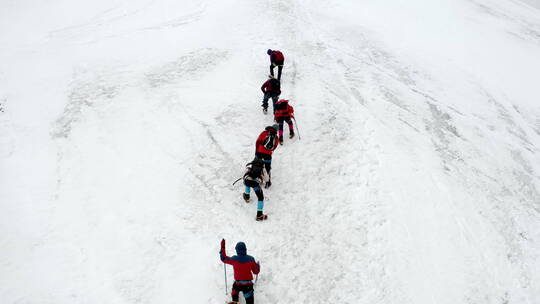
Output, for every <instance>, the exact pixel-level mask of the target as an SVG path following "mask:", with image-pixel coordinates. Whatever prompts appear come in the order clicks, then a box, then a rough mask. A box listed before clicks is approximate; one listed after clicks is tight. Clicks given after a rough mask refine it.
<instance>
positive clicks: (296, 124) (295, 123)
mask: <svg viewBox="0 0 540 304" xmlns="http://www.w3.org/2000/svg"><path fill="white" fill-rule="evenodd" d="M292 119H293V120H294V125H295V126H296V133H298V140H300V139H302V138H301V137H300V131H298V123H297V122H296V118H295V117H294V116H293V117H292Z"/></svg>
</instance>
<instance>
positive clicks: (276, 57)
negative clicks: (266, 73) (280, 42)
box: [266, 49, 285, 81]
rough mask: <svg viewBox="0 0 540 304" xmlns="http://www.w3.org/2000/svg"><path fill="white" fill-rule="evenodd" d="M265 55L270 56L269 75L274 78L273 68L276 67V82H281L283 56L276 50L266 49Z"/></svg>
mask: <svg viewBox="0 0 540 304" xmlns="http://www.w3.org/2000/svg"><path fill="white" fill-rule="evenodd" d="M266 54H268V56H270V75H272V76H274V68H275V67H276V66H277V67H278V76H277V80H279V81H281V70H283V63H284V62H285V56H283V53H282V52H280V51H278V50H271V49H268V50H267V51H266Z"/></svg>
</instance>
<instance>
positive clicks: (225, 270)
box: [223, 263, 227, 295]
mask: <svg viewBox="0 0 540 304" xmlns="http://www.w3.org/2000/svg"><path fill="white" fill-rule="evenodd" d="M223 271H224V273H225V295H227V267H225V263H223Z"/></svg>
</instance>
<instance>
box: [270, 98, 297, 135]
mask: <svg viewBox="0 0 540 304" xmlns="http://www.w3.org/2000/svg"><path fill="white" fill-rule="evenodd" d="M291 118H292V119H294V108H293V107H292V106H291V105H290V104H289V101H288V100H287V99H280V100H278V102H276V104H275V107H274V120H275V121H276V122H277V123H278V125H279V129H278V137H279V144H281V145H283V122H286V123H287V124H288V125H289V138H293V137H294V127H293V122H292V120H291Z"/></svg>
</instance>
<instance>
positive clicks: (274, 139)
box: [220, 49, 296, 304]
mask: <svg viewBox="0 0 540 304" xmlns="http://www.w3.org/2000/svg"><path fill="white" fill-rule="evenodd" d="M267 54H268V55H269V56H270V75H269V76H268V80H267V81H265V82H264V84H263V85H262V86H261V91H262V92H263V94H264V96H263V101H262V108H263V113H264V114H267V113H268V100H269V99H272V112H273V114H274V121H275V124H273V125H271V126H267V127H266V128H265V129H264V131H262V132H261V134H259V136H258V137H257V140H256V142H255V158H254V159H253V161H251V162H249V163H248V164H247V165H246V171H245V173H244V176H243V178H242V179H243V182H244V187H245V188H244V189H245V190H244V193H243V194H242V196H243V199H244V201H245V202H246V203H249V202H250V192H251V189H252V188H253V191H254V192H255V195H256V196H257V215H256V217H255V220H257V221H263V220H266V219H267V218H268V215H266V214H264V213H263V209H264V194H263V190H262V187H263V186H264V188H269V187H270V186H271V185H272V181H271V177H272V175H271V172H270V171H271V169H272V153H273V152H274V151H275V150H276V148H277V147H278V145H283V123H284V122H286V123H287V125H288V126H289V138H293V137H294V136H295V134H294V126H293V122H292V120H294V108H293V107H292V106H291V105H289V100H286V99H279V96H280V95H281V72H282V70H283V64H284V62H285V56H283V53H281V52H280V51H278V50H271V49H269V50H268V51H267ZM276 66H277V68H278V76H277V78H275V77H274V68H275V67H276ZM295 122H296V121H295ZM235 249H236V254H237V255H235V256H233V257H229V256H227V254H226V252H225V240H224V239H223V240H222V241H221V250H220V258H221V261H222V262H223V263H225V264H230V265H232V266H233V268H234V280H235V281H234V284H233V286H232V292H231V295H232V302H229V304H238V303H239V302H238V298H239V293H240V292H242V293H243V294H244V298H245V299H246V304H253V303H254V299H255V296H254V290H253V274H259V272H260V265H259V263H257V262H255V259H254V258H253V257H252V256H250V255H247V248H246V245H245V244H244V243H243V242H238V243H237V244H236V247H235Z"/></svg>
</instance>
